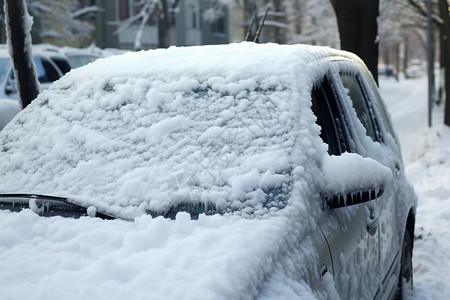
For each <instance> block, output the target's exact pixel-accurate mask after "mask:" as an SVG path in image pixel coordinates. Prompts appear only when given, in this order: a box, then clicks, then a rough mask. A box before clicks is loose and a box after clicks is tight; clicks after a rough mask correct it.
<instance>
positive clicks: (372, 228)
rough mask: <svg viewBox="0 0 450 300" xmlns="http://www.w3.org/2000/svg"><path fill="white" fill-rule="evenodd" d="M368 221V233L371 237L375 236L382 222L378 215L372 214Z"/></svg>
mask: <svg viewBox="0 0 450 300" xmlns="http://www.w3.org/2000/svg"><path fill="white" fill-rule="evenodd" d="M367 221H368V222H367V231H368V232H369V234H370V235H374V234H375V233H376V232H377V228H378V223H379V221H380V220H379V219H378V214H371V216H370V218H368V220H367Z"/></svg>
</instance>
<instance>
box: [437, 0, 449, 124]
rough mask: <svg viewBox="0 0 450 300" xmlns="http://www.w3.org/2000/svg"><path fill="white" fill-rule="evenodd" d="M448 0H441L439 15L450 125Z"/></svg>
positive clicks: (447, 121)
mask: <svg viewBox="0 0 450 300" xmlns="http://www.w3.org/2000/svg"><path fill="white" fill-rule="evenodd" d="M448 8H449V6H448V3H447V0H439V16H440V17H441V19H442V21H443V24H442V25H441V27H440V44H441V45H440V55H441V59H440V61H441V68H443V69H444V73H445V75H444V81H445V82H444V85H445V93H444V94H445V112H444V123H445V125H447V126H450V57H449V52H450V16H449V10H448Z"/></svg>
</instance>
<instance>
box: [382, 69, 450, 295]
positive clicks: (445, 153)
mask: <svg viewBox="0 0 450 300" xmlns="http://www.w3.org/2000/svg"><path fill="white" fill-rule="evenodd" d="M380 86H381V92H382V94H383V97H384V100H385V101H386V104H387V106H388V108H389V110H390V112H391V116H392V120H393V123H394V127H395V129H396V131H397V133H398V135H399V137H400V142H401V144H402V152H403V160H404V163H405V167H406V175H407V177H408V179H409V181H410V182H411V183H412V184H413V186H414V189H415V191H416V193H417V195H418V197H419V205H418V209H417V219H416V232H415V235H416V239H415V248H414V257H413V267H414V286H415V290H414V299H421V300H422V299H449V297H450V274H449V270H450V252H449V249H450V128H449V127H446V126H444V125H442V123H443V107H442V105H441V106H440V107H439V106H437V107H436V106H435V107H434V108H433V118H432V120H433V126H432V128H428V102H427V101H428V100H427V97H428V96H427V95H428V90H427V78H426V77H422V78H417V79H409V80H404V79H403V80H400V81H399V82H396V81H395V80H394V79H393V78H391V79H389V78H380Z"/></svg>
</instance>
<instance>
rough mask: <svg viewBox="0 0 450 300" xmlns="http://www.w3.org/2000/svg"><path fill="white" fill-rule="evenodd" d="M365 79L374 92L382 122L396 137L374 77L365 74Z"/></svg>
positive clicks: (387, 130) (375, 102)
mask: <svg viewBox="0 0 450 300" xmlns="http://www.w3.org/2000/svg"><path fill="white" fill-rule="evenodd" d="M363 76H364V79H365V80H366V82H367V83H368V85H369V87H368V88H370V90H371V91H372V93H373V95H374V96H375V99H374V101H373V102H374V104H375V106H376V108H377V110H378V112H379V113H380V118H381V122H382V123H383V125H384V128H385V129H386V132H387V133H389V134H390V135H391V136H393V137H395V135H394V131H393V130H392V125H391V122H390V121H389V117H388V115H387V112H386V108H385V107H384V104H383V101H382V100H381V95H380V92H379V91H378V87H377V85H376V83H375V81H374V80H373V78H372V75H370V73H369V72H368V71H365V72H363Z"/></svg>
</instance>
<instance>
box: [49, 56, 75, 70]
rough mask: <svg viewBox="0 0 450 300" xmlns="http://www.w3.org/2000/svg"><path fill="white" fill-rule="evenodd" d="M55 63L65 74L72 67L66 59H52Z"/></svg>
mask: <svg viewBox="0 0 450 300" xmlns="http://www.w3.org/2000/svg"><path fill="white" fill-rule="evenodd" d="M52 60H53V62H54V63H55V64H56V65H57V66H58V68H59V69H60V70H61V72H62V73H63V74H66V73H67V72H69V71H70V69H71V68H70V65H69V63H68V62H67V60H65V59H64V58H59V57H52Z"/></svg>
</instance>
